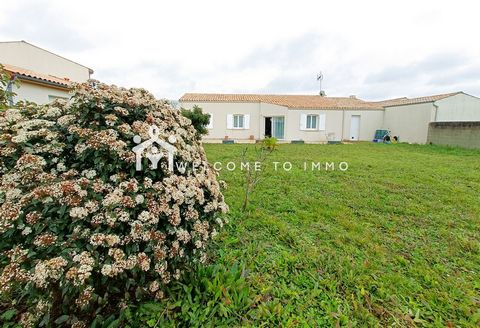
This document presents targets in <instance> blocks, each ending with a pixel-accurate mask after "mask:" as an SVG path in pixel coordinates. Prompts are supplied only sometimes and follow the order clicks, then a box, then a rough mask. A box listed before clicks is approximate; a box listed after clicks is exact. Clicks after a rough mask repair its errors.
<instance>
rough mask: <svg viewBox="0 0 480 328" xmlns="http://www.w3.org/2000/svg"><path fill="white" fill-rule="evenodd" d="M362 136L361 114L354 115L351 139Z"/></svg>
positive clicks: (351, 122) (351, 121) (351, 125)
mask: <svg viewBox="0 0 480 328" xmlns="http://www.w3.org/2000/svg"><path fill="white" fill-rule="evenodd" d="M359 138H360V115H352V118H351V119H350V140H358V139H359Z"/></svg>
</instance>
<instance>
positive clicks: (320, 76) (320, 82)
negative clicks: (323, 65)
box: [317, 71, 325, 97]
mask: <svg viewBox="0 0 480 328" xmlns="http://www.w3.org/2000/svg"><path fill="white" fill-rule="evenodd" d="M322 80H323V73H322V72H321V71H320V73H318V74H317V81H318V82H319V84H320V93H319V95H320V96H322V97H325V91H323V90H322Z"/></svg>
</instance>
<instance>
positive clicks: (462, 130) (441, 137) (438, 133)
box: [427, 122, 480, 149]
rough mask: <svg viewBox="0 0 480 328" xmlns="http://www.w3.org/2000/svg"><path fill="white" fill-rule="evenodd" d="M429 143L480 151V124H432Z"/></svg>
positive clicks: (430, 125) (429, 130)
mask: <svg viewBox="0 0 480 328" xmlns="http://www.w3.org/2000/svg"><path fill="white" fill-rule="evenodd" d="M427 142H428V143H431V144H434V145H447V146H459V147H465V148H478V149H480V122H432V123H430V124H429V127H428V139H427Z"/></svg>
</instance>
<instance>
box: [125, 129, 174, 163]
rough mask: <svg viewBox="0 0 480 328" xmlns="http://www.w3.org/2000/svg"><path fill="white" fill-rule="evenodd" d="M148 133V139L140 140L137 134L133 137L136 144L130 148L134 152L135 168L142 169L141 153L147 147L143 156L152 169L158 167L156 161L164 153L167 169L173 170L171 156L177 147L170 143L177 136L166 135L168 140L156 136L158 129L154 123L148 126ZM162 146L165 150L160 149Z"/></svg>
mask: <svg viewBox="0 0 480 328" xmlns="http://www.w3.org/2000/svg"><path fill="white" fill-rule="evenodd" d="M148 134H149V135H150V139H148V140H145V141H144V142H142V138H141V137H140V136H139V135H136V136H134V137H133V141H134V142H135V143H136V144H138V145H137V146H135V147H133V148H132V150H133V152H134V153H135V162H136V165H135V166H136V170H137V171H141V170H142V158H143V153H144V152H145V150H148V149H149V151H148V152H147V153H146V154H145V156H146V157H147V158H148V159H149V160H150V163H151V166H150V167H151V168H152V169H153V170H154V169H156V168H157V167H158V162H159V161H160V159H161V158H162V157H165V155H166V156H168V170H169V171H170V172H173V156H174V155H175V153H176V152H177V148H176V147H175V146H173V145H172V143H175V142H176V141H177V138H175V136H170V137H168V142H166V141H163V140H162V139H160V138H159V137H158V136H159V129H158V127H157V126H156V125H152V126H150V129H149V130H148ZM157 145H158V146H159V147H160V149H159V148H158V147H157ZM162 148H163V149H164V150H165V151H162Z"/></svg>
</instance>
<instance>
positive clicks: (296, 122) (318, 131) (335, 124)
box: [287, 109, 342, 142]
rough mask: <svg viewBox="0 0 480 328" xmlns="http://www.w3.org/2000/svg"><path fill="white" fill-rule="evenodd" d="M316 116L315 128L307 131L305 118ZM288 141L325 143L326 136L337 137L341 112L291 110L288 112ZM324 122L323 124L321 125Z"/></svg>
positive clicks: (339, 130) (340, 123)
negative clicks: (330, 134) (331, 134)
mask: <svg viewBox="0 0 480 328" xmlns="http://www.w3.org/2000/svg"><path fill="white" fill-rule="evenodd" d="M307 115H313V116H316V117H317V118H316V120H317V126H316V128H314V129H308V128H307V126H306V122H305V119H306V116H307ZM288 119H289V124H288V131H287V138H288V140H303V141H305V142H326V141H327V140H328V139H327V135H328V134H329V133H333V134H334V135H336V136H339V135H340V133H341V129H342V128H341V127H342V111H335V110H321V109H291V110H289V111H288ZM322 121H324V124H322V123H323V122H322Z"/></svg>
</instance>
